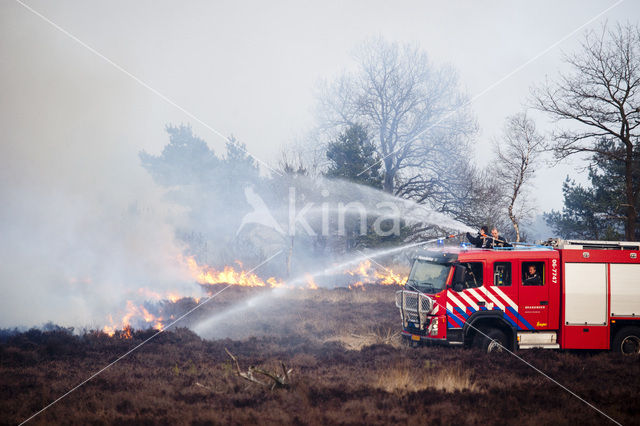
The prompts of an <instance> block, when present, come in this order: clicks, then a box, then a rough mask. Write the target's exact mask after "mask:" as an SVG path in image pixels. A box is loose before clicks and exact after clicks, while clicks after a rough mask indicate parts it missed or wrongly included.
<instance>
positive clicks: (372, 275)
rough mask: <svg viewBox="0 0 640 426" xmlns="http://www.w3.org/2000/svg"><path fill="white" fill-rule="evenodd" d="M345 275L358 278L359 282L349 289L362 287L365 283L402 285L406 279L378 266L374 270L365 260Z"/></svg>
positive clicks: (368, 261)
mask: <svg viewBox="0 0 640 426" xmlns="http://www.w3.org/2000/svg"><path fill="white" fill-rule="evenodd" d="M346 273H347V274H349V275H351V276H353V277H358V278H360V280H359V281H357V282H355V283H353V284H351V285H350V286H349V288H355V287H362V286H364V284H365V283H370V284H381V285H403V283H404V282H405V281H406V279H407V277H406V276H405V275H402V274H400V273H397V272H394V271H393V270H392V269H391V268H387V267H384V268H383V267H382V266H378V268H374V267H373V266H372V264H371V261H370V260H365V261H364V262H362V263H361V264H359V265H358V266H357V267H355V268H354V269H352V270H350V271H346Z"/></svg>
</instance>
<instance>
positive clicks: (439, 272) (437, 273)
mask: <svg viewBox="0 0 640 426" xmlns="http://www.w3.org/2000/svg"><path fill="white" fill-rule="evenodd" d="M450 268H451V265H443V264H441V263H433V262H429V261H425V260H421V259H416V260H415V261H414V262H413V266H412V267H411V272H410V273H409V279H408V280H407V284H406V288H407V289H408V290H415V291H419V292H421V293H429V294H435V293H439V292H440V291H442V290H444V288H445V285H446V281H447V277H448V276H449V269H450Z"/></svg>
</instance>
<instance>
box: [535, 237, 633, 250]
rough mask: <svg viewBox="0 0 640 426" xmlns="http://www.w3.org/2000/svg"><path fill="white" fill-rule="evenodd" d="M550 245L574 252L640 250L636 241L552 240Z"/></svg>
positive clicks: (549, 242)
mask: <svg viewBox="0 0 640 426" xmlns="http://www.w3.org/2000/svg"><path fill="white" fill-rule="evenodd" d="M547 243H548V245H551V246H553V247H555V248H559V249H573V250H589V249H590V250H640V243H639V242H635V241H595V240H562V239H550V240H549V241H548V242H547Z"/></svg>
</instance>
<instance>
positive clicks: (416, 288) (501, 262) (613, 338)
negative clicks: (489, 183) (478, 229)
mask: <svg viewBox="0 0 640 426" xmlns="http://www.w3.org/2000/svg"><path fill="white" fill-rule="evenodd" d="M639 252H640V244H639V243H627V242H611V241H576V240H573V241H564V240H550V242H549V245H545V246H530V245H519V246H516V247H513V248H505V249H475V248H473V249H466V248H451V249H442V250H433V251H424V252H421V253H419V254H418V255H416V257H415V258H414V260H413V264H412V268H411V272H410V273H409V278H408V279H407V282H406V283H405V288H404V289H403V290H401V291H398V292H397V293H396V306H397V307H398V308H399V309H400V315H401V318H402V335H403V337H404V338H406V339H408V340H409V341H410V342H412V343H413V344H422V343H444V344H450V345H464V346H476V347H480V348H481V349H483V350H485V351H489V352H490V351H493V350H496V349H502V347H504V348H507V349H509V350H516V349H529V348H535V347H538V348H548V349H612V350H616V351H619V352H622V353H625V354H631V353H640V259H638V253H639Z"/></svg>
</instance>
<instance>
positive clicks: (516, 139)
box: [490, 113, 545, 241]
mask: <svg viewBox="0 0 640 426" xmlns="http://www.w3.org/2000/svg"><path fill="white" fill-rule="evenodd" d="M493 146H494V151H495V156H496V161H495V164H493V165H491V166H490V167H491V168H492V169H493V170H494V171H495V174H496V179H497V182H498V183H499V184H500V186H501V188H502V192H503V197H504V198H505V200H506V205H507V213H508V215H509V219H510V220H511V223H512V224H513V229H514V231H515V235H516V241H520V222H521V221H522V220H523V219H525V218H527V217H529V216H530V215H531V213H533V210H534V208H533V205H532V204H531V203H530V202H528V201H529V200H528V199H527V198H526V192H527V189H528V188H527V187H528V186H529V185H530V183H531V179H532V178H533V175H534V173H535V166H536V165H537V163H538V162H539V158H540V154H541V153H542V151H543V150H544V148H545V147H544V138H543V137H542V136H541V135H540V134H538V133H537V132H536V126H535V123H534V122H533V120H531V119H530V118H529V117H527V114H526V113H520V114H516V115H513V116H511V117H508V118H507V120H506V124H505V128H504V132H503V136H502V140H496V141H494V145H493Z"/></svg>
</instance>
